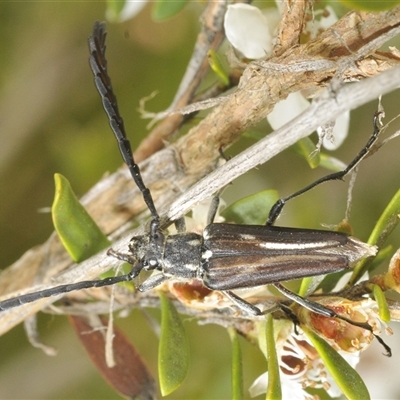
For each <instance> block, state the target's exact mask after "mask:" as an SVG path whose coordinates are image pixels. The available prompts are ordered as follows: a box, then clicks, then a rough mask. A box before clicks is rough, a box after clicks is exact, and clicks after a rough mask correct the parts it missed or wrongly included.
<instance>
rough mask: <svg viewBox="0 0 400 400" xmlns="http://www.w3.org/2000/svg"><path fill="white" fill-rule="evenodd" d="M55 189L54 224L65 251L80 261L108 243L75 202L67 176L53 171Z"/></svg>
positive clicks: (88, 216) (82, 208) (89, 217)
mask: <svg viewBox="0 0 400 400" xmlns="http://www.w3.org/2000/svg"><path fill="white" fill-rule="evenodd" d="M54 180H55V185H56V193H55V197H54V202H53V206H52V209H51V213H52V218H53V224H54V228H55V230H56V231H57V233H58V236H59V237H60V239H61V242H62V244H63V245H64V247H65V249H66V250H67V251H68V254H69V255H70V256H71V258H72V259H73V260H74V261H76V262H81V261H83V260H86V259H87V258H89V257H91V256H92V255H94V254H96V253H98V252H99V251H100V250H102V249H104V248H105V247H107V246H109V245H110V242H109V240H108V239H107V237H106V236H105V235H104V233H103V232H102V231H101V230H100V228H99V227H98V226H97V225H96V223H95V222H94V221H93V219H92V217H91V216H90V215H89V214H88V213H87V211H86V210H85V208H84V207H83V206H82V204H81V203H80V202H79V200H78V199H77V197H76V196H75V194H74V192H73V191H72V189H71V185H70V184H69V182H68V180H67V179H66V178H65V177H64V176H62V175H60V174H55V175H54Z"/></svg>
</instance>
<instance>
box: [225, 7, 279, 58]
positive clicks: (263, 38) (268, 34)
mask: <svg viewBox="0 0 400 400" xmlns="http://www.w3.org/2000/svg"><path fill="white" fill-rule="evenodd" d="M278 21H279V12H278V10H277V9H275V8H271V9H267V10H265V13H264V14H263V13H262V12H261V10H260V9H259V8H257V7H254V6H251V5H249V4H243V3H238V4H232V5H230V6H228V9H227V11H226V14H225V22H224V27H225V34H226V37H227V38H228V40H229V42H230V43H231V44H232V46H233V47H235V49H237V50H239V51H240V52H241V53H242V54H243V55H244V56H245V57H246V58H250V59H253V60H255V59H260V58H264V57H265V56H267V55H268V54H270V52H271V50H272V38H273V33H274V30H275V28H276V26H277V25H278Z"/></svg>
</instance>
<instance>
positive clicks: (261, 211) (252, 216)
mask: <svg viewBox="0 0 400 400" xmlns="http://www.w3.org/2000/svg"><path fill="white" fill-rule="evenodd" d="M278 199H279V196H278V192H277V191H276V190H264V191H262V192H259V193H255V194H253V195H251V196H247V197H245V198H243V199H240V200H238V201H236V202H235V203H233V204H231V205H230V206H229V207H228V208H226V209H225V210H224V211H223V212H222V213H221V215H222V216H223V217H224V218H225V219H226V220H227V221H233V222H236V223H237V224H250V225H263V224H265V221H266V220H267V218H268V214H269V209H270V208H271V207H272V206H273V205H274V204H275V202H276V201H277V200H278Z"/></svg>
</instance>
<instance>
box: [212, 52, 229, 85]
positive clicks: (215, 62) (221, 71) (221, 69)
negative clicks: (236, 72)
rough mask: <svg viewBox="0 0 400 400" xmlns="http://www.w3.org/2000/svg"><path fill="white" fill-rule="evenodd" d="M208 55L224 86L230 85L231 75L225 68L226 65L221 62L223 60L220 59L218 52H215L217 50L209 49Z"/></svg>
mask: <svg viewBox="0 0 400 400" xmlns="http://www.w3.org/2000/svg"><path fill="white" fill-rule="evenodd" d="M207 56H208V62H209V64H210V67H211V69H212V70H213V71H214V72H215V74H216V75H217V77H218V79H219V80H220V81H221V83H222V84H223V85H224V86H228V85H229V76H228V74H227V73H226V71H225V70H224V67H223V66H222V64H221V60H220V59H219V57H218V54H217V53H216V52H215V50H209V51H208V53H207Z"/></svg>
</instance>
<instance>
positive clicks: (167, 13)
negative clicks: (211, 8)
mask: <svg viewBox="0 0 400 400" xmlns="http://www.w3.org/2000/svg"><path fill="white" fill-rule="evenodd" d="M188 2H189V0H156V1H155V3H154V4H153V8H152V10H151V15H152V17H153V19H154V20H156V21H161V20H163V19H167V18H171V17H173V16H174V15H175V14H178V12H179V11H181V10H182V9H183V8H184V7H185V5H186V3H188Z"/></svg>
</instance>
